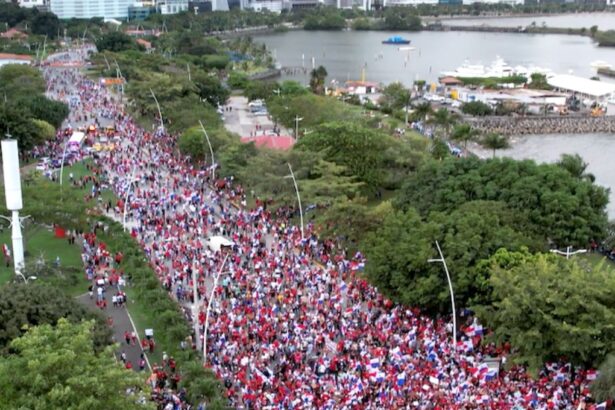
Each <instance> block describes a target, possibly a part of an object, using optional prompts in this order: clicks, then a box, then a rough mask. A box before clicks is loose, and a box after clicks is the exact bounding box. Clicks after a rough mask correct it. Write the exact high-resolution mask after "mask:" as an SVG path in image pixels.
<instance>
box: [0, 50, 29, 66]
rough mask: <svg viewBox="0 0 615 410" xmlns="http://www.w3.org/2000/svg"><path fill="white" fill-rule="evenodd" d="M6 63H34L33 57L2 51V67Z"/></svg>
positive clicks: (0, 62)
mask: <svg viewBox="0 0 615 410" xmlns="http://www.w3.org/2000/svg"><path fill="white" fill-rule="evenodd" d="M6 64H32V57H31V56H28V55H24V54H8V53H0V67H2V66H3V65H6Z"/></svg>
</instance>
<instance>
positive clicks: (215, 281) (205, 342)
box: [203, 252, 230, 366]
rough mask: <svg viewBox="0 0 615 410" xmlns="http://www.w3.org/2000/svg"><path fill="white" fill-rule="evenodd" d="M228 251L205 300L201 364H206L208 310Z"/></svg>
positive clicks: (214, 295)
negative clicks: (207, 298)
mask: <svg viewBox="0 0 615 410" xmlns="http://www.w3.org/2000/svg"><path fill="white" fill-rule="evenodd" d="M229 255H230V252H229V253H227V254H226V256H225V257H224V261H222V265H220V269H218V272H217V273H216V275H215V276H214V283H213V287H212V288H211V293H210V294H209V300H208V301H207V310H206V311H205V331H204V332H203V366H205V365H206V364H207V331H208V330H209V312H210V311H211V302H212V301H213V300H214V298H215V297H216V288H217V287H218V280H219V279H220V276H221V275H222V269H224V265H225V264H226V260H227V259H228V257H229Z"/></svg>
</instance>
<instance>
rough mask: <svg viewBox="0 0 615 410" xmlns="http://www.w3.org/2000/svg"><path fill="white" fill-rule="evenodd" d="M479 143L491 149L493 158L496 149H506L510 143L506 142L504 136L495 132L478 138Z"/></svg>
mask: <svg viewBox="0 0 615 410" xmlns="http://www.w3.org/2000/svg"><path fill="white" fill-rule="evenodd" d="M480 145H482V146H483V147H485V148H488V149H490V150H493V158H495V151H496V150H498V149H506V148H509V147H510V143H509V142H508V139H507V138H506V137H505V136H503V135H500V134H496V133H493V132H491V133H489V134H487V135H485V136H484V137H483V138H482V139H481V140H480Z"/></svg>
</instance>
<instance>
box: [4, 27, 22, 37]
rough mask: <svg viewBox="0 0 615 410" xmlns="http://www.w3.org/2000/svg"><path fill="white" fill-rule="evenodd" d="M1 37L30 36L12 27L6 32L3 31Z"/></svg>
mask: <svg viewBox="0 0 615 410" xmlns="http://www.w3.org/2000/svg"><path fill="white" fill-rule="evenodd" d="M0 37H2V38H15V37H21V38H23V37H28V36H27V35H26V34H24V33H22V32H21V31H19V30H17V29H15V28H10V29H8V30H7V31H5V32H4V33H1V34H0Z"/></svg>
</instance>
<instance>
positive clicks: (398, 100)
mask: <svg viewBox="0 0 615 410" xmlns="http://www.w3.org/2000/svg"><path fill="white" fill-rule="evenodd" d="M378 103H379V104H380V106H381V107H382V109H383V110H385V111H388V112H392V111H394V110H400V109H402V108H404V107H406V106H407V105H408V104H409V103H410V90H408V89H407V88H406V87H404V86H403V85H402V84H401V83H399V82H395V83H391V84H389V85H387V86H386V87H384V89H383V90H382V94H381V96H380V99H379V100H378Z"/></svg>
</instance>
